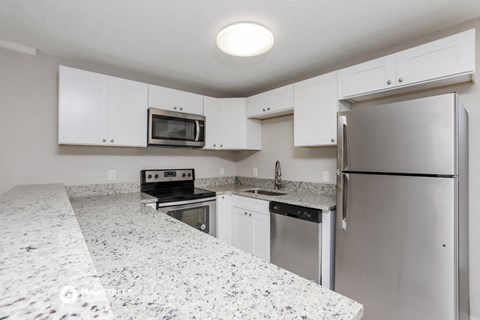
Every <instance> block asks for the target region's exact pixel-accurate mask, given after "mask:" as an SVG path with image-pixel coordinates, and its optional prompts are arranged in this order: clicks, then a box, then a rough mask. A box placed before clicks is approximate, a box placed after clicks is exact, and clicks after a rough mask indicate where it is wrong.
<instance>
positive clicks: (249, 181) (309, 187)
mask: <svg viewBox="0 0 480 320" xmlns="http://www.w3.org/2000/svg"><path fill="white" fill-rule="evenodd" d="M237 183H238V184H241V185H245V186H255V187H257V188H262V189H268V190H270V189H273V188H274V186H275V180H274V179H262V178H251V177H237ZM282 189H284V190H286V191H291V192H297V191H305V192H313V193H322V194H327V195H335V193H336V185H334V184H327V183H318V182H304V181H292V180H282Z"/></svg>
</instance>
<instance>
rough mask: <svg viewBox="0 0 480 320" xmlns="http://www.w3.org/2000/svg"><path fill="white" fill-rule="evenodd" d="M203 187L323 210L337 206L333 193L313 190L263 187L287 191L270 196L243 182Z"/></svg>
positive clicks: (222, 192)
mask: <svg viewBox="0 0 480 320" xmlns="http://www.w3.org/2000/svg"><path fill="white" fill-rule="evenodd" d="M202 189H206V190H210V191H214V192H216V193H217V194H234V195H238V196H243V197H250V198H255V199H261V200H267V201H277V202H283V203H288V204H293V205H298V206H303V207H309V208H314V209H321V210H334V209H335V206H336V197H335V195H331V194H324V193H318V192H311V191H305V190H302V191H294V190H270V189H268V188H265V189H264V188H261V189H263V190H269V191H276V192H281V193H286V194H285V195H281V196H268V195H262V194H255V193H250V192H245V190H251V189H258V186H247V185H243V184H227V185H215V186H205V187H202Z"/></svg>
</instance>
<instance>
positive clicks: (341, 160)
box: [337, 115, 348, 171]
mask: <svg viewBox="0 0 480 320" xmlns="http://www.w3.org/2000/svg"><path fill="white" fill-rule="evenodd" d="M337 135H338V143H339V144H338V146H337V153H338V154H337V159H338V164H337V168H338V170H340V171H344V170H348V143H347V116H344V115H339V116H338V127H337Z"/></svg>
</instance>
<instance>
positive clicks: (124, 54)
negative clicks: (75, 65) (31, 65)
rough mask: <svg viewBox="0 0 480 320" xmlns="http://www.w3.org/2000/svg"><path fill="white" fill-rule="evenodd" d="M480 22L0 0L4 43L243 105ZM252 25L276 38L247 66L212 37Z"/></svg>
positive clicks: (474, 9) (332, 10) (360, 10)
mask: <svg viewBox="0 0 480 320" xmlns="http://www.w3.org/2000/svg"><path fill="white" fill-rule="evenodd" d="M479 16H480V0H402V1H399V0H361V1H359V0H190V1H187V0H102V1H99V0H8V1H7V0H0V39H4V40H7V41H13V42H17V43H20V44H24V45H28V46H32V47H35V48H38V49H39V50H41V51H43V52H46V53H50V54H54V55H57V56H61V57H65V58H67V59H78V60H81V61H92V62H96V63H101V64H106V65H109V66H114V67H120V68H123V69H126V70H131V71H135V72H137V73H141V74H145V75H149V76H155V77H157V78H159V79H161V80H163V81H166V82H169V83H173V84H175V83H177V84H182V86H183V87H185V85H187V86H188V87H189V88H191V90H192V91H201V92H208V93H210V94H211V95H214V96H245V95H249V94H251V93H256V92H258V91H261V90H263V89H266V88H271V87H274V86H275V85H277V84H280V83H285V82H287V81H289V80H291V79H297V78H299V77H302V76H303V75H307V74H310V75H311V74H312V72H314V71H316V70H319V71H321V70H323V69H327V68H329V67H331V66H333V65H336V64H339V63H342V61H348V60H351V59H354V58H355V57H357V56H359V55H364V54H367V53H372V52H375V51H376V50H380V49H383V48H386V47H389V46H392V45H395V44H397V43H398V42H400V41H405V40H409V39H415V38H416V37H419V36H422V35H425V34H428V33H431V32H434V31H438V30H443V29H446V28H449V27H451V26H454V25H456V24H459V23H462V22H464V21H468V20H471V19H474V18H476V17H479ZM236 21H255V22H258V23H260V24H263V25H265V26H266V27H268V28H269V29H270V30H271V31H272V32H273V34H274V35H275V45H274V47H273V49H272V50H271V51H270V52H268V53H267V54H265V55H262V56H259V57H253V58H237V57H231V56H228V55H226V54H224V53H222V52H221V51H220V50H219V49H218V48H217V47H216V45H215V41H216V35H217V33H218V31H220V30H221V29H222V28H223V27H224V26H226V25H228V24H231V23H233V22H236Z"/></svg>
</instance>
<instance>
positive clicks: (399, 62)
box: [339, 29, 475, 101]
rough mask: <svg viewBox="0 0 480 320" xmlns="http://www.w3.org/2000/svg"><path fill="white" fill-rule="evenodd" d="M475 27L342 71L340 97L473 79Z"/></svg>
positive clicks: (353, 97)
mask: <svg viewBox="0 0 480 320" xmlns="http://www.w3.org/2000/svg"><path fill="white" fill-rule="evenodd" d="M474 73H475V29H471V30H467V31H464V32H461V33H458V34H455V35H452V36H449V37H446V38H442V39H439V40H436V41H433V42H429V43H426V44H423V45H420V46H417V47H414V48H411V49H407V50H404V51H401V52H397V53H395V54H392V55H389V56H386V57H382V58H379V59H375V60H371V61H367V62H364V63H361V64H358V65H354V66H351V67H348V68H345V69H342V70H340V71H339V89H340V98H341V99H346V100H351V101H362V100H368V99H372V98H377V97H381V96H385V95H387V94H391V92H390V90H395V92H397V93H403V92H407V91H412V90H414V89H416V90H419V89H427V88H432V87H435V86H443V85H450V84H454V83H460V82H465V81H471V80H472V79H473V78H472V76H473V74H474Z"/></svg>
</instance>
